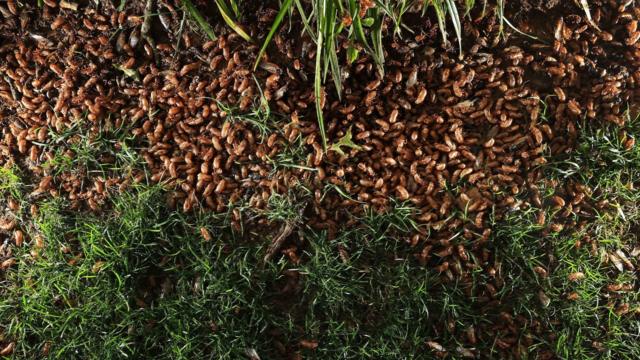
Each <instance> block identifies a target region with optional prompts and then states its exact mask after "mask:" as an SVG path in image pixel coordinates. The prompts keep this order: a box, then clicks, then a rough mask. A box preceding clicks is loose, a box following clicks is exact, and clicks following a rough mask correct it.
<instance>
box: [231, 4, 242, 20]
mask: <svg viewBox="0 0 640 360" xmlns="http://www.w3.org/2000/svg"><path fill="white" fill-rule="evenodd" d="M229 4H231V10H233V14H234V15H235V16H236V19H237V18H239V17H240V10H238V3H237V2H236V0H229Z"/></svg>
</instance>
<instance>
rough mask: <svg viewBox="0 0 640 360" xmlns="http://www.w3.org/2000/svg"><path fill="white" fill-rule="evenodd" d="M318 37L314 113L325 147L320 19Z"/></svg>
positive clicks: (321, 1)
mask: <svg viewBox="0 0 640 360" xmlns="http://www.w3.org/2000/svg"><path fill="white" fill-rule="evenodd" d="M318 1H319V3H318V5H319V6H318V8H320V9H326V0H318ZM318 27H319V29H318V38H317V47H316V73H315V81H314V84H313V85H314V86H313V88H314V96H315V98H316V115H317V118H318V127H320V137H321V138H322V148H323V149H325V151H326V149H327V134H326V133H325V129H324V116H323V109H322V48H323V43H324V39H323V34H322V30H323V29H322V21H319V22H318Z"/></svg>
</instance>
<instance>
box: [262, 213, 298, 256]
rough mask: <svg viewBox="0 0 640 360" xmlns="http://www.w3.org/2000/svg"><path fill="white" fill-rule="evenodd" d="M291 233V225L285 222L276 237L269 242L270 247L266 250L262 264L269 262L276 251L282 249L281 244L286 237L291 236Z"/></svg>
mask: <svg viewBox="0 0 640 360" xmlns="http://www.w3.org/2000/svg"><path fill="white" fill-rule="evenodd" d="M292 232H293V225H292V224H291V222H289V221H287V222H286V223H284V225H283V227H282V229H281V230H280V233H279V234H278V236H276V237H275V238H274V239H273V241H272V242H271V245H269V249H267V254H266V255H265V256H264V262H267V261H269V260H271V258H272V257H273V256H274V255H275V254H276V253H277V252H278V250H280V248H281V247H282V244H283V243H284V241H285V240H286V239H287V237H289V235H291V233H292Z"/></svg>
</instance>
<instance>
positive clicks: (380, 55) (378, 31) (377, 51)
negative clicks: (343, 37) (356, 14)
mask: <svg viewBox="0 0 640 360" xmlns="http://www.w3.org/2000/svg"><path fill="white" fill-rule="evenodd" d="M373 17H374V19H376V20H375V22H374V23H373V26H372V27H371V37H372V39H373V53H374V56H375V57H376V59H377V61H376V63H377V64H378V72H379V73H380V76H381V77H383V76H384V46H383V45H382V20H383V19H382V16H380V12H379V10H378V8H374V9H373Z"/></svg>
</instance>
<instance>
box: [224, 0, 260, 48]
mask: <svg viewBox="0 0 640 360" xmlns="http://www.w3.org/2000/svg"><path fill="white" fill-rule="evenodd" d="M216 5H217V6H218V10H220V14H221V15H222V18H223V19H224V22H226V23H227V25H229V27H230V28H231V29H233V31H235V32H236V33H238V35H240V36H241V37H242V38H243V39H245V40H247V41H248V42H253V39H252V38H251V36H249V34H247V33H246V32H245V31H244V30H243V29H242V27H240V25H238V24H237V23H236V22H235V21H234V20H233V18H232V17H231V10H229V8H228V7H227V4H225V3H224V0H216Z"/></svg>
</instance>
